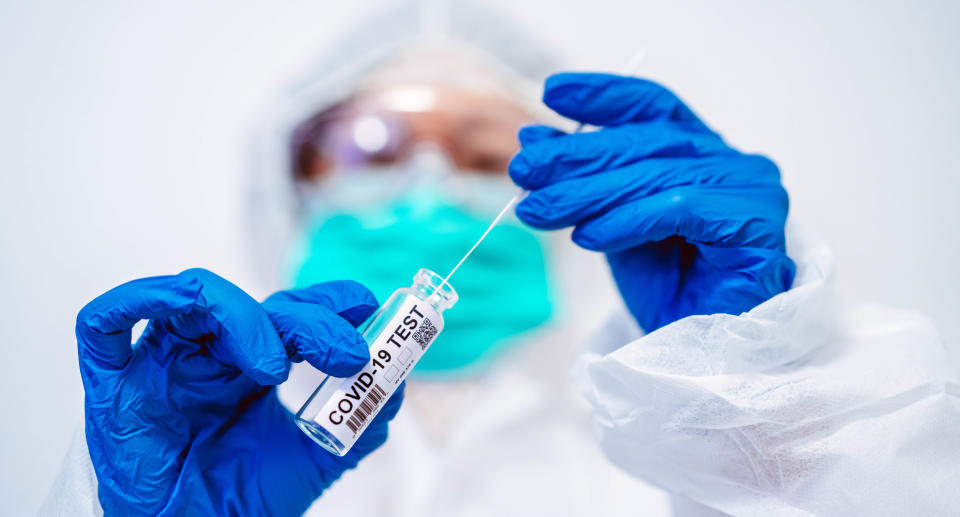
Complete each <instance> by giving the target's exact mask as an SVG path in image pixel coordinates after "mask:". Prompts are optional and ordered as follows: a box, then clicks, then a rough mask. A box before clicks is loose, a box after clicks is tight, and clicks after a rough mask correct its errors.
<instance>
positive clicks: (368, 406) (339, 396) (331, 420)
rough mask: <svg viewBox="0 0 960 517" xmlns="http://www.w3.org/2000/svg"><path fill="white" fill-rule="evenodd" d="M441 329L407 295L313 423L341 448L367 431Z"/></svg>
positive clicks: (418, 302)
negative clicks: (356, 370)
mask: <svg viewBox="0 0 960 517" xmlns="http://www.w3.org/2000/svg"><path fill="white" fill-rule="evenodd" d="M441 330H443V319H442V318H440V315H439V313H437V312H436V311H435V310H433V308H432V307H430V305H429V304H427V303H425V302H424V301H423V300H420V299H419V298H417V297H415V296H410V295H408V296H407V298H406V299H405V300H404V302H403V304H402V305H401V306H400V309H399V310H398V311H397V312H396V314H395V315H394V316H393V318H391V319H390V322H389V323H387V325H386V326H385V327H384V328H383V331H381V332H380V334H379V335H378V336H377V337H376V338H374V340H373V342H372V343H370V362H368V363H367V365H366V366H364V367H363V370H361V371H360V372H359V373H357V374H355V375H353V376H352V377H347V378H345V379H343V381H341V383H340V387H339V388H338V389H337V391H335V392H334V394H333V395H332V396H331V397H330V399H329V400H328V401H327V403H326V404H324V406H323V409H322V410H320V412H319V413H317V415H316V417H314V421H315V422H316V423H317V424H319V425H320V426H321V427H323V428H324V429H326V430H327V431H329V432H330V434H332V435H333V436H335V437H336V438H337V440H340V443H342V444H343V445H344V447H345V448H346V449H349V448H350V447H352V446H353V443H354V442H355V441H356V440H357V438H358V437H359V436H360V435H361V434H362V433H363V430H364V429H366V427H367V424H369V423H370V421H371V420H373V418H374V417H375V416H376V415H377V413H378V412H379V411H380V408H381V407H383V404H384V403H386V401H387V399H389V398H390V395H392V394H393V392H394V391H395V390H396V389H397V386H399V385H400V383H401V382H403V380H404V379H405V378H406V377H407V374H408V373H410V370H411V369H413V367H414V365H416V364H417V361H419V360H420V357H421V356H422V355H423V353H424V352H425V351H426V350H427V347H429V346H430V343H432V342H433V340H434V338H435V337H437V334H439V333H440V331H441Z"/></svg>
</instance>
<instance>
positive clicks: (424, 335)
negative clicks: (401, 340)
mask: <svg viewBox="0 0 960 517" xmlns="http://www.w3.org/2000/svg"><path fill="white" fill-rule="evenodd" d="M436 335H437V327H434V326H433V322H431V321H430V318H423V321H422V322H420V326H419V327H417V330H416V332H414V333H413V340H414V341H416V342H417V343H419V344H420V348H423V349H426V348H427V345H429V344H430V342H431V341H433V338H434V337H436Z"/></svg>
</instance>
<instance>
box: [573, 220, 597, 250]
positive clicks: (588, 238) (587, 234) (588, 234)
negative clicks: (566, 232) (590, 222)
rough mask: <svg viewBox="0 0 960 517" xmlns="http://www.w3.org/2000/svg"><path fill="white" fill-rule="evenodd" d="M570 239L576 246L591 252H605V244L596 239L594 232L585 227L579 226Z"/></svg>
mask: <svg viewBox="0 0 960 517" xmlns="http://www.w3.org/2000/svg"><path fill="white" fill-rule="evenodd" d="M570 239H571V240H573V242H574V244H576V245H577V246H580V247H581V248H583V249H586V250H590V251H604V249H603V243H602V242H601V241H600V240H599V239H597V238H596V235H594V232H592V231H591V230H590V229H589V228H588V227H585V226H584V225H582V224H581V225H578V226H577V227H576V228H574V229H573V232H572V233H571V234H570Z"/></svg>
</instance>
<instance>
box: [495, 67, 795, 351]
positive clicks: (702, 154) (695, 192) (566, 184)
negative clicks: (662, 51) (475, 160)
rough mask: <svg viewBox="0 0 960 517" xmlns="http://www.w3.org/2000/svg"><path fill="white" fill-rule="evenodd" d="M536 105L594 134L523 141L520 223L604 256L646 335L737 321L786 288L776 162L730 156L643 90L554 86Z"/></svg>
mask: <svg viewBox="0 0 960 517" xmlns="http://www.w3.org/2000/svg"><path fill="white" fill-rule="evenodd" d="M543 101H544V102H545V103H546V104H547V106H549V107H550V108H551V109H553V110H554V111H556V112H557V113H559V114H561V115H563V116H565V117H568V118H571V119H574V120H577V121H580V122H584V123H587V124H591V125H595V126H602V129H600V130H598V131H594V132H587V133H580V134H565V133H562V132H560V131H558V130H556V129H553V128H549V127H546V126H533V127H529V128H524V129H523V130H522V131H521V132H520V141H521V144H522V146H523V149H522V150H521V152H520V153H519V154H517V156H515V157H514V159H513V161H512V162H511V163H510V176H511V178H513V180H514V182H516V183H517V184H518V185H520V186H522V187H524V188H526V189H528V190H530V191H531V192H530V195H529V196H527V197H526V199H524V200H523V201H522V202H521V203H520V204H519V205H518V206H517V216H518V217H519V218H520V219H521V220H523V221H524V222H526V223H527V224H529V225H530V226H533V227H535V228H540V229H548V230H551V229H557V228H562V227H567V226H575V229H574V231H573V240H574V242H576V243H577V244H579V245H580V246H582V247H584V248H586V249H589V250H595V251H602V252H605V253H606V254H607V259H608V262H609V263H610V267H611V270H612V272H613V276H614V278H615V280H616V282H617V286H618V287H619V289H620V293H621V295H622V296H623V298H624V300H625V301H626V304H627V307H628V308H629V309H630V311H631V312H632V313H633V315H634V317H635V318H636V319H637V321H638V322H639V323H640V325H641V326H642V327H643V328H644V329H645V330H647V331H648V332H649V331H653V330H655V329H657V328H659V327H661V326H663V325H666V324H667V323H670V322H672V321H675V320H677V319H680V318H682V317H684V316H689V315H691V314H712V313H731V314H738V313H740V312H743V311H747V310H749V309H751V308H753V307H754V306H756V305H757V304H759V303H761V302H763V301H765V300H767V299H769V298H770V297H772V296H774V295H776V294H777V293H780V292H782V291H785V290H787V289H789V288H790V285H791V283H792V282H793V275H794V264H793V261H792V260H790V258H789V257H787V255H786V250H785V246H784V223H785V221H786V217H787V205H788V202H787V193H786V191H785V190H784V189H783V187H782V186H781V185H780V173H779V171H778V170H777V166H776V165H775V164H774V163H773V162H771V161H770V160H768V159H767V158H765V157H763V156H758V155H749V154H742V153H740V152H738V151H737V150H735V149H733V148H731V147H730V146H728V145H727V144H726V143H724V141H723V140H722V139H721V138H720V137H719V136H718V135H717V134H716V133H714V132H713V131H711V130H710V129H709V128H708V127H707V126H706V124H704V123H703V122H701V121H700V120H699V119H698V118H697V117H696V115H694V114H693V112H692V111H690V109H689V108H687V107H686V106H685V105H684V104H683V103H682V102H681V101H680V100H679V99H678V98H677V97H676V96H675V95H674V94H673V93H671V92H670V91H668V90H666V89H665V88H663V87H662V86H660V85H658V84H656V83H653V82H650V81H645V80H643V79H636V78H628V77H620V76H615V75H608V74H573V73H564V74H558V75H554V76H552V77H550V78H549V79H547V83H546V89H545V92H544V95H543Z"/></svg>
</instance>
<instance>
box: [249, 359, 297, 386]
mask: <svg viewBox="0 0 960 517" xmlns="http://www.w3.org/2000/svg"><path fill="white" fill-rule="evenodd" d="M246 373H247V375H249V376H250V378H252V379H253V380H254V381H256V382H257V384H260V385H262V386H276V385H277V384H281V383H283V382H284V381H286V380H287V377H289V375H290V360H289V359H287V358H286V356H284V357H282V358H281V357H277V356H269V357H264V358H263V359H261V360H260V361H258V362H257V364H255V365H253V366H252V367H251V368H249V369H248V370H247V372H246Z"/></svg>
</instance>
